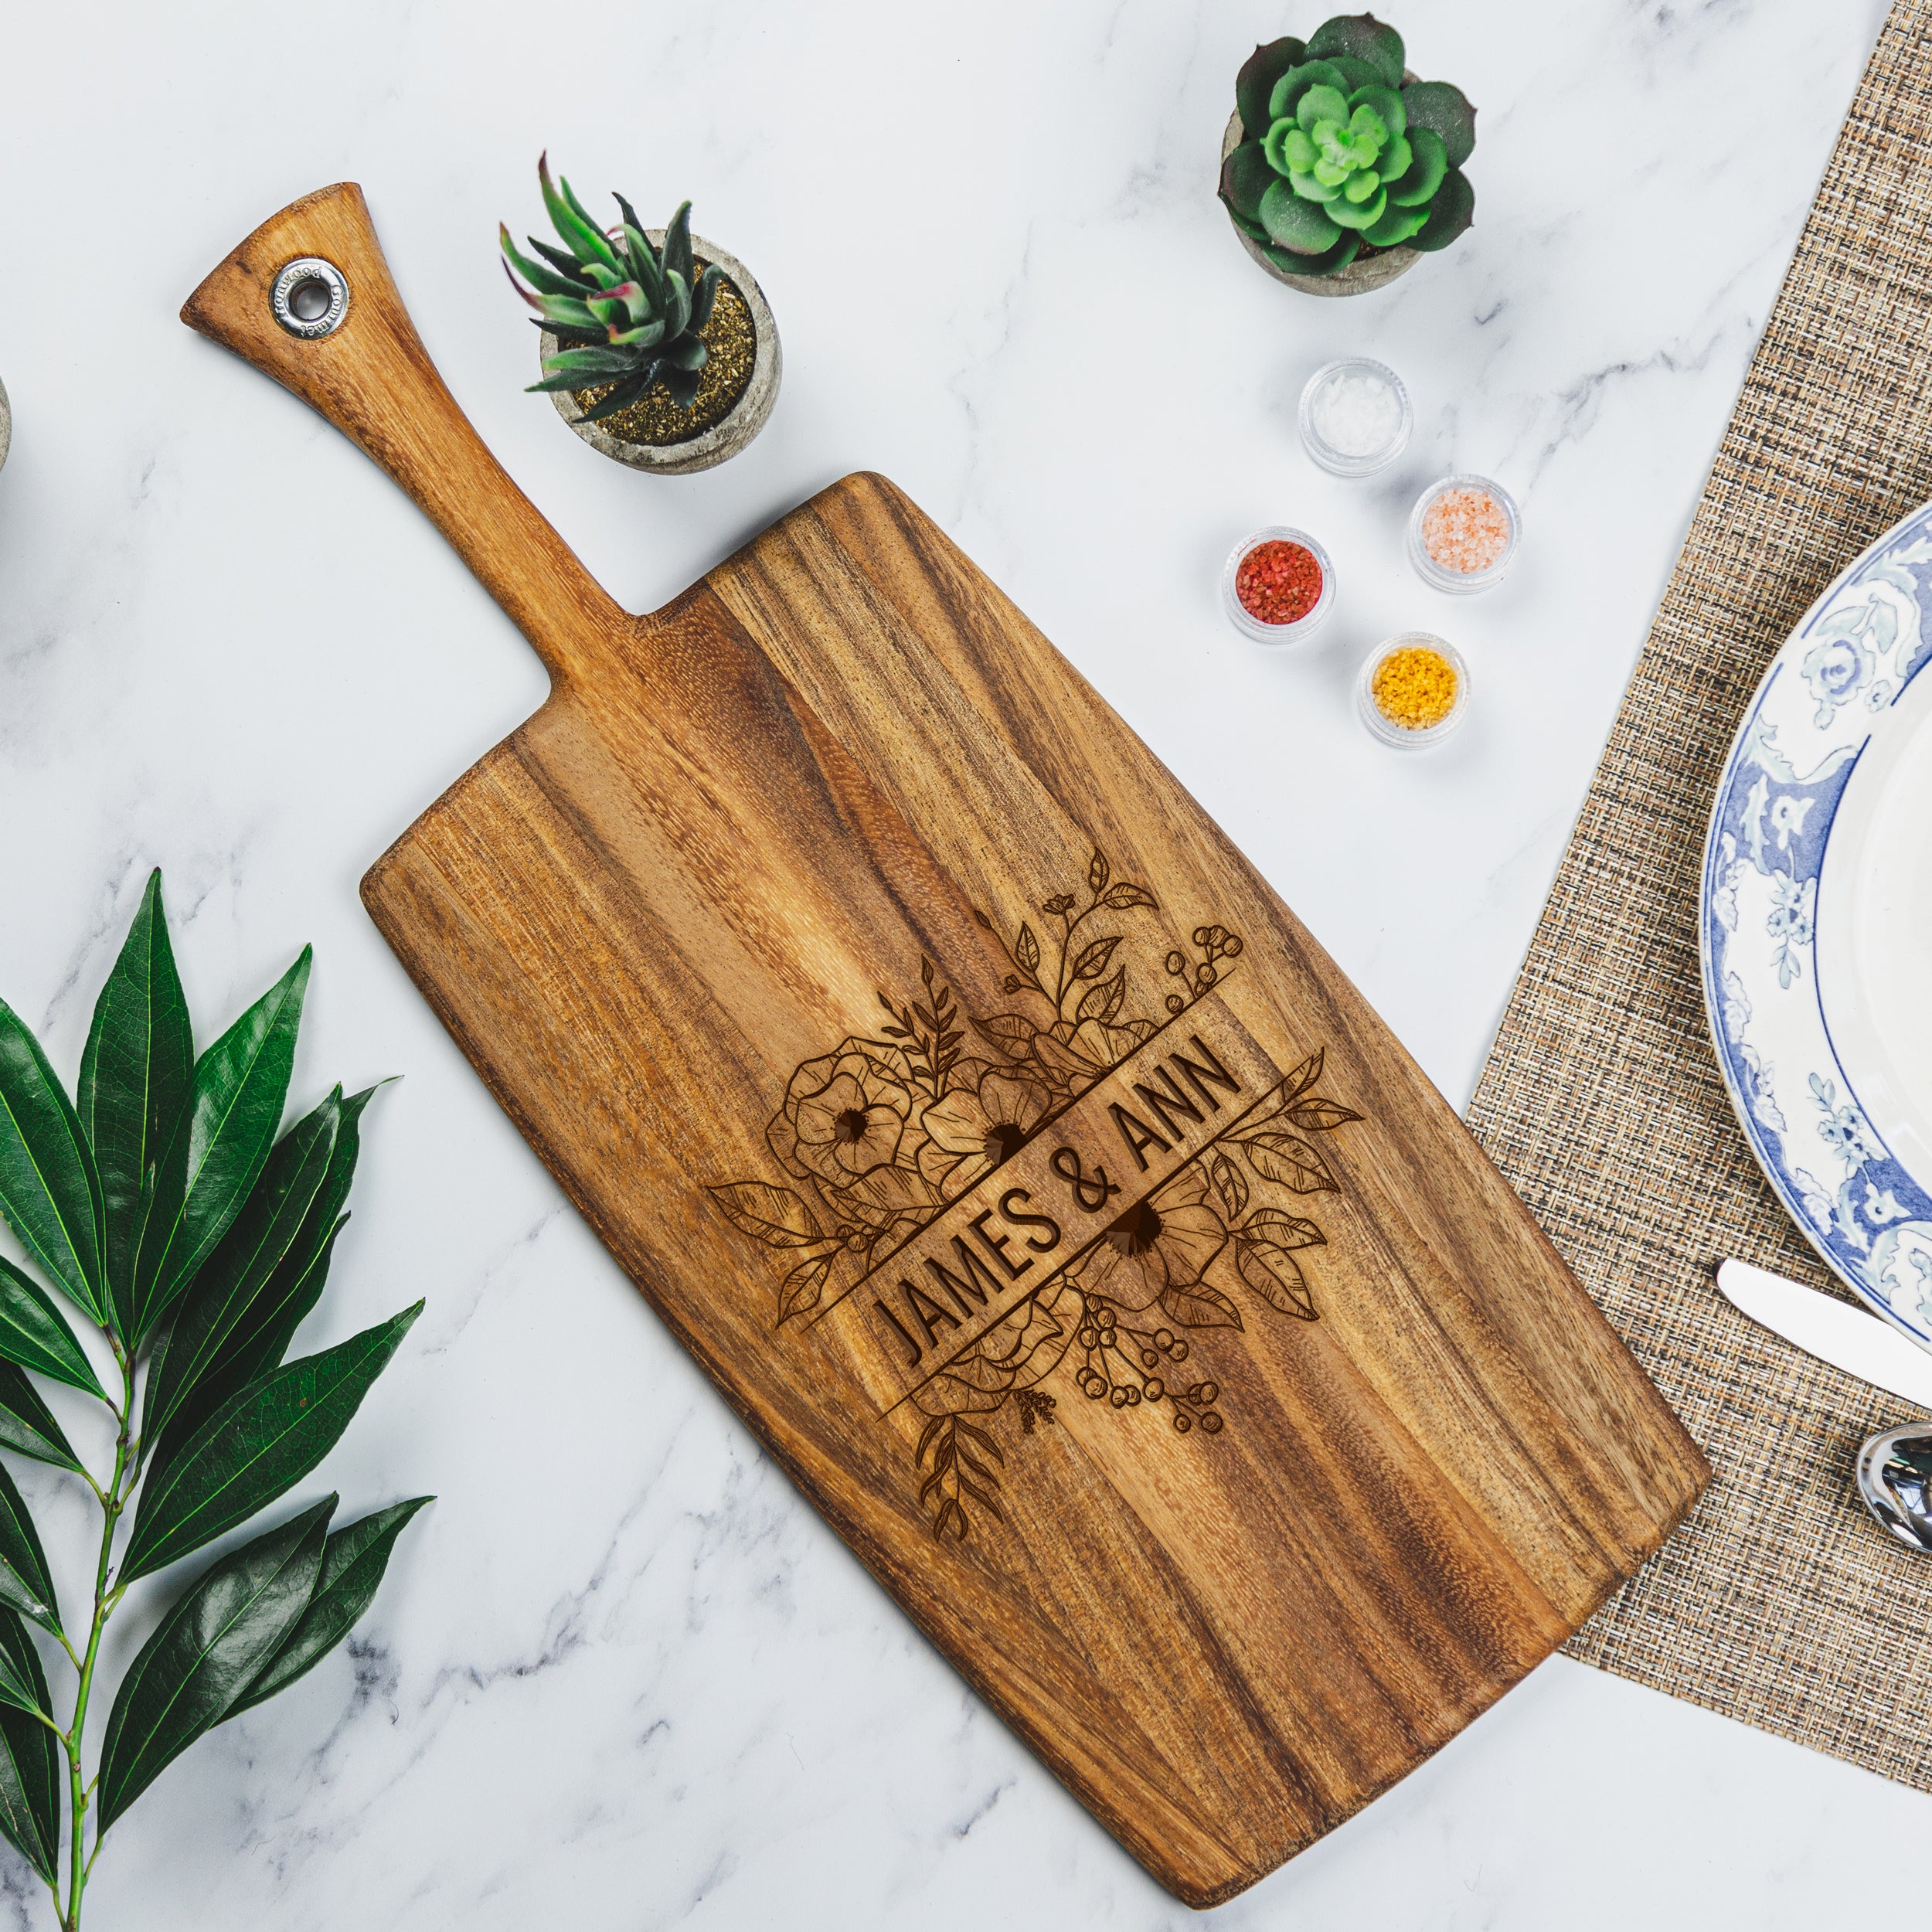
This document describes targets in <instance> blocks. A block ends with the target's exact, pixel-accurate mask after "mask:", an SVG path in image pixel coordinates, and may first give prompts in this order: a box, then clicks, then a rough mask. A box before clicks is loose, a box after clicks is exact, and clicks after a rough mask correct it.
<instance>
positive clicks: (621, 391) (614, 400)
mask: <svg viewBox="0 0 1932 1932" xmlns="http://www.w3.org/2000/svg"><path fill="white" fill-rule="evenodd" d="M661 366H662V365H661V364H660V363H659V362H657V361H656V360H655V359H651V360H650V361H648V362H643V363H641V364H640V365H639V366H638V371H637V373H636V374H635V375H634V376H628V377H627V378H626V379H624V381H623V382H621V383H618V385H617V387H616V388H615V389H613V390H611V393H610V394H609V395H608V396H605V397H604V400H603V401H602V402H600V403H594V404H592V406H590V408H589V409H587V410H585V411H584V412H583V414H582V415H581V416H580V417H578V418H577V420H578V421H579V422H580V423H601V422H602V421H603V420H604V418H605V417H607V416H614V415H616V414H617V411H618V410H625V409H628V408H629V407H630V406H631V404H632V403H634V402H635V401H636V400H638V397H639V396H641V395H642V394H643V393H644V392H645V390H646V389H648V388H649V387H650V386H651V384H652V383H654V382H655V381H656V379H657V376H658V369H660V367H661Z"/></svg>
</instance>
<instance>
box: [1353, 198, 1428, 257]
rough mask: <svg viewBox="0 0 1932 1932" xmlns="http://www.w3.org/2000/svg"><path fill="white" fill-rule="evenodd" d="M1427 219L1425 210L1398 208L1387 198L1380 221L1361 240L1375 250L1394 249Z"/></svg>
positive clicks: (1393, 200)
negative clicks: (1387, 203)
mask: <svg viewBox="0 0 1932 1932" xmlns="http://www.w3.org/2000/svg"><path fill="white" fill-rule="evenodd" d="M1428 219H1429V211H1428V209H1426V208H1398V207H1397V206H1396V205H1395V198H1394V197H1393V196H1390V197H1389V206H1388V207H1387V208H1386V209H1384V210H1383V216H1382V219H1381V220H1379V222H1377V223H1376V225H1375V226H1373V227H1372V228H1371V229H1369V230H1366V232H1365V233H1363V235H1362V240H1364V241H1366V242H1369V243H1372V244H1373V245H1374V246H1375V247H1377V248H1396V247H1400V245H1401V244H1402V243H1403V242H1406V240H1408V239H1409V237H1410V236H1411V235H1413V234H1414V233H1417V230H1420V228H1421V227H1422V226H1423V224H1424V223H1427V220H1428Z"/></svg>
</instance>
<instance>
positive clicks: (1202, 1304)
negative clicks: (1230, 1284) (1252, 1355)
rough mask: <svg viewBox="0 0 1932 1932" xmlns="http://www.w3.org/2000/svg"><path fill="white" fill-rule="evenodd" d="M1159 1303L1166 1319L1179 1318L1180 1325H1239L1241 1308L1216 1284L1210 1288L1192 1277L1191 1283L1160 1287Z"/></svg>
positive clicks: (1191, 1326)
mask: <svg viewBox="0 0 1932 1932" xmlns="http://www.w3.org/2000/svg"><path fill="white" fill-rule="evenodd" d="M1161 1306H1162V1308H1163V1309H1164V1310H1165V1311H1166V1313H1167V1315H1168V1318H1169V1319H1170V1320H1172V1321H1178V1322H1179V1323H1180V1325H1181V1326H1182V1328H1240V1325H1241V1311H1240V1309H1239V1308H1236V1306H1235V1305H1234V1304H1233V1302H1232V1301H1230V1300H1229V1299H1228V1298H1227V1297H1226V1295H1224V1294H1223V1293H1222V1292H1221V1291H1220V1290H1219V1288H1211V1287H1209V1286H1208V1284H1206V1282H1205V1281H1196V1283H1195V1284H1193V1286H1192V1287H1185V1288H1180V1287H1168V1288H1163V1289H1162V1291H1161Z"/></svg>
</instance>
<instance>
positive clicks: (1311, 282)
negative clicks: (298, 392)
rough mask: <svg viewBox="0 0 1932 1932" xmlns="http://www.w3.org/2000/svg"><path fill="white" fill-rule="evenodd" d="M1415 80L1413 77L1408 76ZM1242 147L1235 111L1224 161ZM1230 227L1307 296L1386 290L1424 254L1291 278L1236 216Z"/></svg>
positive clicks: (1410, 251) (1401, 252) (1405, 252)
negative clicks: (1262, 248) (1244, 230)
mask: <svg viewBox="0 0 1932 1932" xmlns="http://www.w3.org/2000/svg"><path fill="white" fill-rule="evenodd" d="M1408 78H1409V79H1410V80H1413V79H1414V78H1415V77H1414V75H1413V74H1410V75H1409V76H1408ZM1240 145H1241V114H1240V109H1238V108H1237V109H1236V111H1234V112H1233V114H1230V115H1229V116H1228V124H1227V131H1226V133H1224V134H1223V135H1222V137H1221V158H1222V159H1223V161H1226V159H1227V158H1228V156H1229V155H1231V154H1233V152H1234V151H1235V149H1236V148H1238V147H1240ZM1228 226H1229V227H1230V228H1233V229H1234V236H1235V239H1236V240H1237V241H1238V242H1240V244H1241V246H1242V247H1243V248H1245V249H1246V250H1247V251H1248V253H1250V255H1252V256H1253V257H1254V259H1255V260H1256V261H1257V263H1258V264H1260V267H1263V268H1264V269H1265V270H1267V273H1268V274H1270V275H1272V276H1273V277H1274V279H1275V280H1276V281H1277V282H1284V283H1286V284H1287V286H1288V287H1290V288H1298V289H1300V290H1301V291H1302V293H1303V294H1308V295H1366V294H1368V292H1369V290H1370V289H1372V288H1386V287H1388V285H1389V283H1391V282H1392V281H1394V280H1395V279H1396V277H1397V276H1398V275H1406V274H1408V272H1409V271H1410V269H1412V268H1413V267H1415V265H1416V264H1417V262H1419V261H1420V260H1422V251H1421V250H1420V249H1416V248H1385V249H1383V251H1382V252H1381V253H1379V254H1377V255H1371V256H1370V257H1369V259H1368V260H1366V261H1353V262H1351V263H1349V265H1348V267H1346V268H1344V269H1342V270H1340V271H1338V273H1337V274H1333V275H1291V274H1289V273H1288V272H1287V270H1286V269H1284V268H1277V267H1275V265H1274V263H1273V262H1271V261H1270V260H1268V258H1267V256H1266V255H1264V253H1262V252H1261V244H1260V243H1259V242H1257V240H1255V239H1254V237H1253V236H1252V235H1250V234H1246V233H1243V231H1242V230H1240V229H1239V228H1236V227H1235V224H1234V220H1233V216H1230V217H1229V219H1228Z"/></svg>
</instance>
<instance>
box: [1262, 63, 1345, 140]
mask: <svg viewBox="0 0 1932 1932" xmlns="http://www.w3.org/2000/svg"><path fill="white" fill-rule="evenodd" d="M1311 87H1333V88H1334V89H1335V90H1336V91H1337V92H1338V93H1340V94H1346V93H1347V92H1348V82H1347V80H1345V78H1344V77H1343V75H1342V70H1341V69H1340V68H1339V67H1337V66H1333V65H1332V64H1331V63H1329V62H1328V61H1326V60H1304V62H1303V63H1301V66H1298V67H1291V68H1290V69H1289V70H1287V73H1284V75H1283V76H1282V77H1281V79H1280V80H1277V82H1276V83H1274V93H1272V94H1270V95H1269V96H1268V124H1269V125H1270V127H1272V126H1273V125H1274V123H1275V122H1276V121H1279V120H1281V118H1282V117H1283V116H1284V115H1286V116H1287V117H1291V118H1292V117H1293V116H1294V113H1295V111H1296V110H1297V109H1298V108H1299V107H1300V106H1301V97H1302V96H1303V95H1304V94H1306V93H1307V92H1308V90H1309V89H1310V88H1311Z"/></svg>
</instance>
